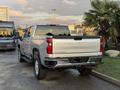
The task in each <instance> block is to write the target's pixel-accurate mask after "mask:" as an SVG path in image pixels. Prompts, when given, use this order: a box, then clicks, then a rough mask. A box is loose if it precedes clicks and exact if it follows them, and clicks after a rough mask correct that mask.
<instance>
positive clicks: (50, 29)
mask: <svg viewBox="0 0 120 90" xmlns="http://www.w3.org/2000/svg"><path fill="white" fill-rule="evenodd" d="M69 34H70V32H69V29H68V27H67V26H49V25H38V26H37V30H36V32H35V35H48V36H49V35H52V36H54V35H58V36H66V35H69Z"/></svg>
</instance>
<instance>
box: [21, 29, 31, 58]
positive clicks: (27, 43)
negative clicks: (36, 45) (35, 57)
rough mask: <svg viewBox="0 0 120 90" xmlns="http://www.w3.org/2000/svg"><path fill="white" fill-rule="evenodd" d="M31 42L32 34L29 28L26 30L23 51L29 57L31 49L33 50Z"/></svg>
mask: <svg viewBox="0 0 120 90" xmlns="http://www.w3.org/2000/svg"><path fill="white" fill-rule="evenodd" d="M30 43H31V34H30V32H29V30H26V32H25V35H24V39H23V51H24V54H25V55H27V56H28V57H29V55H30V50H31V44H30Z"/></svg>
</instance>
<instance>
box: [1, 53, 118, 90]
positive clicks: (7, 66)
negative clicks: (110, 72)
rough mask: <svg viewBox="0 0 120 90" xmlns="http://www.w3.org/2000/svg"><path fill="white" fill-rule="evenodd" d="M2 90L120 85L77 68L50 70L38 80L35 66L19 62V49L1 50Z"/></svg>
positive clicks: (110, 89) (103, 89) (102, 89)
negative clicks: (81, 73) (82, 74)
mask: <svg viewBox="0 0 120 90" xmlns="http://www.w3.org/2000/svg"><path fill="white" fill-rule="evenodd" d="M0 90H120V87H118V86H115V85H113V84H111V83H108V82H106V81H104V80H101V79H99V78H96V77H94V76H91V75H90V76H86V77H83V76H80V75H79V73H78V72H77V70H74V69H67V70H63V71H61V70H56V71H48V72H47V77H46V78H45V79H44V80H41V81H37V80H36V79H35V77H34V74H33V66H32V65H30V64H28V63H19V62H18V59H17V51H1V52H0Z"/></svg>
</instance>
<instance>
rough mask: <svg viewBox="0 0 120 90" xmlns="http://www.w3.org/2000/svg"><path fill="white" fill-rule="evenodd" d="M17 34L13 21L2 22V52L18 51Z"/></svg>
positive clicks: (0, 41)
mask: <svg viewBox="0 0 120 90" xmlns="http://www.w3.org/2000/svg"><path fill="white" fill-rule="evenodd" d="M15 33H16V30H15V25H14V22H13V21H0V50H8V49H16V39H15V37H16V34H15Z"/></svg>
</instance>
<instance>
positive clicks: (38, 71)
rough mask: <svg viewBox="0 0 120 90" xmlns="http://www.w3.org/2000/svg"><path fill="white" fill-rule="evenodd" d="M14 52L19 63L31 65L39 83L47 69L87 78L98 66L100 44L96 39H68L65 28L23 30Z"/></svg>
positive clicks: (42, 27)
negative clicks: (66, 70)
mask: <svg viewBox="0 0 120 90" xmlns="http://www.w3.org/2000/svg"><path fill="white" fill-rule="evenodd" d="M18 48H19V49H18V52H19V53H18V57H19V61H20V62H23V61H25V60H26V61H28V62H33V63H34V71H35V76H36V78H37V79H43V77H45V73H46V72H45V69H48V68H49V69H57V68H76V69H77V70H78V71H79V72H80V73H81V75H87V74H89V73H90V72H91V70H92V68H93V67H95V66H96V65H98V64H100V63H101V60H102V53H103V42H102V39H101V37H99V36H90V37H87V36H70V31H69V29H68V27H67V26H63V25H36V26H33V27H32V29H29V28H28V29H27V30H26V32H25V35H24V37H23V38H22V39H21V41H20V42H19V45H18Z"/></svg>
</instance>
